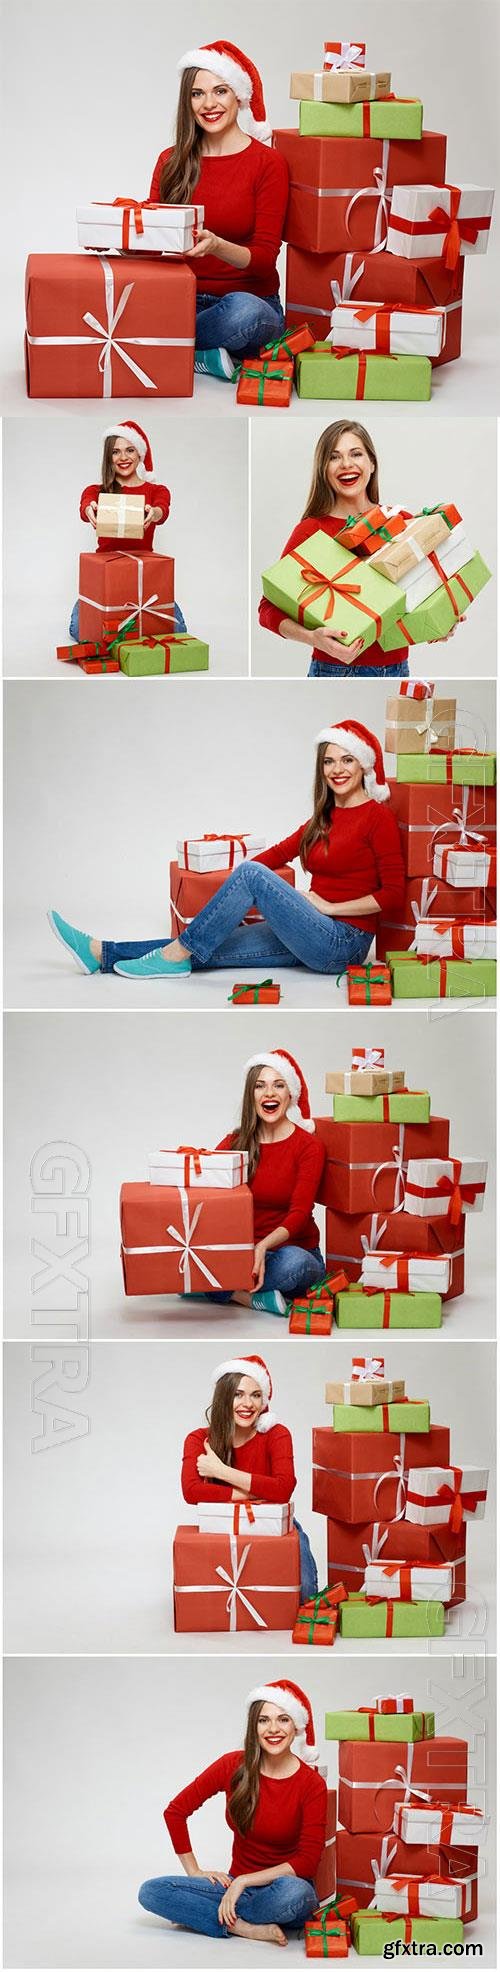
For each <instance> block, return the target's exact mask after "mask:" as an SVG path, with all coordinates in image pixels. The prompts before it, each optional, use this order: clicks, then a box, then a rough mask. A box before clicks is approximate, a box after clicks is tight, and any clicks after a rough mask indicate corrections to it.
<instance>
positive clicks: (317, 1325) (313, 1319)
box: [288, 1272, 347, 1335]
mask: <svg viewBox="0 0 500 1972" xmlns="http://www.w3.org/2000/svg"><path fill="white" fill-rule="evenodd" d="M346 1282H347V1276H346V1274H344V1273H342V1272H339V1273H337V1274H326V1275H325V1278H324V1280H320V1281H318V1282H317V1283H316V1286H315V1287H310V1288H308V1290H307V1292H306V1293H304V1294H299V1295H297V1296H296V1297H295V1300H293V1301H291V1302H290V1303H289V1307H288V1313H289V1316H290V1324H289V1333H290V1335H331V1332H332V1327H333V1307H334V1300H335V1296H336V1295H337V1294H340V1293H341V1292H342V1288H343V1287H345V1286H346Z"/></svg>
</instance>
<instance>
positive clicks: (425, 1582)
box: [363, 1561, 453, 1737]
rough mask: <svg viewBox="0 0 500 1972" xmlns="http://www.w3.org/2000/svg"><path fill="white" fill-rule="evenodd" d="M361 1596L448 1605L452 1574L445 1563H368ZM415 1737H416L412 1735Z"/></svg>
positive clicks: (451, 1589)
mask: <svg viewBox="0 0 500 1972" xmlns="http://www.w3.org/2000/svg"><path fill="white" fill-rule="evenodd" d="M363 1592H364V1594H365V1595H366V1596H367V1598H368V1600H371V1598H372V1597H373V1596H375V1597H379V1598H380V1600H381V1601H385V1599H386V1597H387V1598H388V1599H389V1598H392V1599H393V1600H394V1601H396V1602H444V1603H449V1602H451V1598H452V1594H453V1570H452V1568H451V1566H450V1565H449V1564H447V1563H446V1562H445V1561H427V1562H425V1564H423V1563H421V1562H418V1561H417V1562H411V1561H369V1562H368V1563H367V1566H366V1569H365V1579H364V1582H363ZM414 1737H416V1735H414Z"/></svg>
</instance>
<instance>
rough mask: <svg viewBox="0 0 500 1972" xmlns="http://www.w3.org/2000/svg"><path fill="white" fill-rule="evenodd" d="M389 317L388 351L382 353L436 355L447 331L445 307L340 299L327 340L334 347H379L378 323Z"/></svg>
mask: <svg viewBox="0 0 500 1972" xmlns="http://www.w3.org/2000/svg"><path fill="white" fill-rule="evenodd" d="M382 316H383V317H384V318H385V317H387V316H389V317H390V325H389V350H388V351H387V349H386V347H385V343H384V350H383V354H384V355H387V354H389V355H391V356H439V355H440V354H441V350H442V347H443V343H444V339H445V334H446V312H445V309H444V308H401V307H400V306H399V304H398V307H397V308H396V307H395V306H392V307H391V303H390V302H384V301H358V303H357V304H356V302H355V301H339V302H337V307H336V308H334V311H333V315H332V327H331V334H330V335H329V337H328V340H329V342H331V343H332V344H333V348H334V349H364V350H368V352H370V351H376V350H378V349H379V334H378V324H379V321H380V318H381V317H382Z"/></svg>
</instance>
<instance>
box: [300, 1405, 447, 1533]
mask: <svg viewBox="0 0 500 1972" xmlns="http://www.w3.org/2000/svg"><path fill="white" fill-rule="evenodd" d="M441 1447H445V1448H446V1450H445V1452H444V1453H443V1451H442V1450H441ZM449 1447H450V1434H449V1431H448V1429H447V1428H446V1426H444V1425H441V1424H431V1427H430V1431H428V1432H421V1433H420V1434H419V1433H418V1432H416V1431H415V1432H414V1431H410V1432H408V1433H406V1434H405V1433H402V1434H401V1436H400V1437H398V1435H397V1433H396V1432H386V1431H384V1432H383V1433H382V1434H381V1435H380V1436H379V1437H376V1438H372V1437H367V1436H366V1435H365V1434H364V1433H363V1432H359V1433H356V1432H352V1433H349V1432H340V1431H332V1429H331V1425H329V1426H326V1425H319V1426H316V1427H315V1428H314V1430H313V1443H312V1452H313V1492H312V1503H313V1511H314V1512H315V1513H324V1514H326V1516H327V1518H328V1519H330V1518H332V1519H334V1520H343V1521H344V1522H345V1523H346V1524H349V1525H351V1524H352V1523H354V1524H356V1522H359V1523H361V1521H375V1520H380V1519H392V1518H393V1517H394V1515H395V1514H401V1515H402V1513H403V1509H404V1503H405V1497H406V1486H407V1482H408V1472H409V1470H410V1468H411V1469H413V1467H414V1466H418V1469H419V1470H420V1468H421V1466H430V1465H431V1464H432V1465H434V1464H437V1462H438V1460H442V1463H443V1465H444V1464H447V1463H449ZM438 1448H439V1449H438Z"/></svg>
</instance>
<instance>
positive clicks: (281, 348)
mask: <svg viewBox="0 0 500 1972" xmlns="http://www.w3.org/2000/svg"><path fill="white" fill-rule="evenodd" d="M293 333H294V331H293V329H291V330H290V334H291V335H293ZM285 351H286V354H287V356H289V358H290V362H291V363H294V362H295V350H294V349H291V348H290V343H289V341H288V337H287V336H286V335H282V336H279V338H278V341H277V342H265V343H264V348H263V351H262V355H263V356H269V357H270V360H271V362H272V363H276V362H277V361H278V358H279V357H280V356H283V355H284V354H285Z"/></svg>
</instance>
